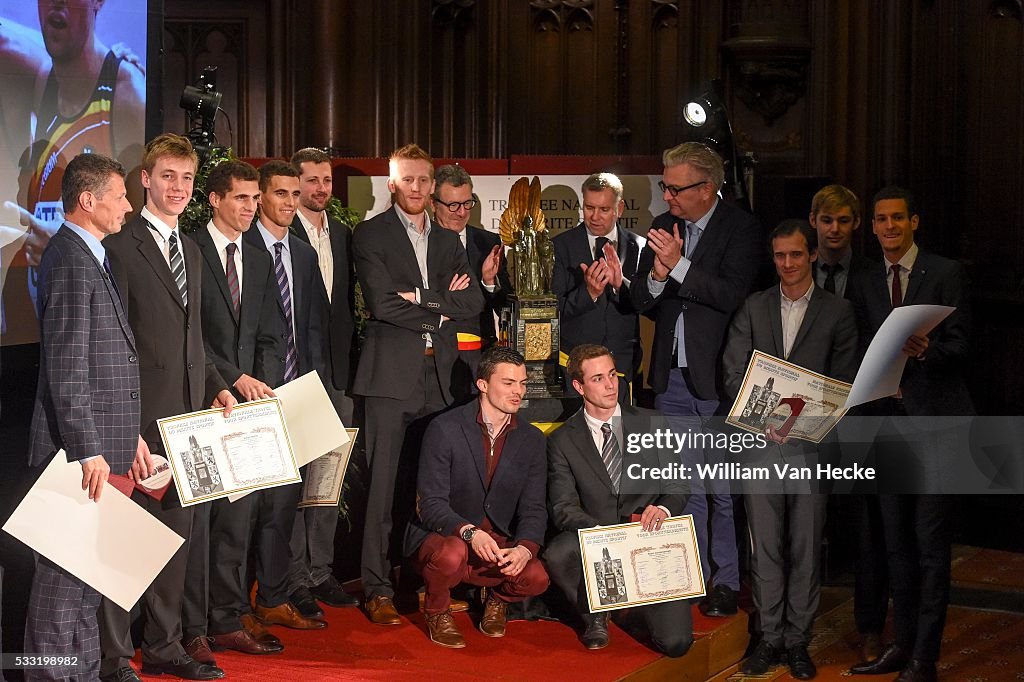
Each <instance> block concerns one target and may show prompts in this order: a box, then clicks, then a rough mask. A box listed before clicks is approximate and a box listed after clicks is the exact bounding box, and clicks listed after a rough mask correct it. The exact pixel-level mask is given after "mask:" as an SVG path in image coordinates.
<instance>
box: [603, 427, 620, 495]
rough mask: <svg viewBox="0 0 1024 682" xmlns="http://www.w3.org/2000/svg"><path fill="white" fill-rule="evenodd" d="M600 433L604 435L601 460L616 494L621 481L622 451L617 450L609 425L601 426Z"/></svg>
mask: <svg viewBox="0 0 1024 682" xmlns="http://www.w3.org/2000/svg"><path fill="white" fill-rule="evenodd" d="M601 433H603V434H604V442H603V443H602V445H601V459H602V460H604V467H605V469H607V470H608V478H610V479H611V480H612V489H613V490H614V491H615V492H616V494H618V492H619V482H620V481H621V479H622V450H620V449H619V439H618V438H616V437H615V434H614V433H613V432H612V425H611V424H601Z"/></svg>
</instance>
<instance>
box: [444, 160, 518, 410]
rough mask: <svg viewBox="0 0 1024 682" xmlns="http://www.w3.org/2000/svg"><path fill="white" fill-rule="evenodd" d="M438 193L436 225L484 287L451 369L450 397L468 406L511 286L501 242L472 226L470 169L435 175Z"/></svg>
mask: <svg viewBox="0 0 1024 682" xmlns="http://www.w3.org/2000/svg"><path fill="white" fill-rule="evenodd" d="M434 188H435V189H434V193H433V194H431V195H430V208H431V210H432V211H433V213H434V220H435V221H436V222H437V223H438V224H439V225H440V226H441V227H443V228H444V229H446V230H449V231H450V232H454V233H455V234H457V235H458V236H459V241H461V242H462V246H463V248H465V249H466V255H467V256H468V257H469V269H470V271H471V272H472V273H473V275H474V276H475V277H476V278H477V280H478V281H479V282H480V290H481V293H482V294H483V297H484V308H483V310H482V311H481V312H480V314H479V315H478V316H475V317H472V318H469V319H467V320H464V321H461V322H457V323H456V324H455V331H456V335H457V338H458V344H459V355H458V358H457V359H456V360H455V365H454V367H453V368H452V393H453V394H454V397H455V401H456V402H457V403H464V402H468V401H469V400H470V399H471V398H472V397H473V395H475V394H476V387H475V381H474V376H475V373H476V367H477V365H478V364H479V363H480V354H481V352H483V351H484V350H486V349H488V348H490V347H491V346H493V345H494V342H495V341H496V340H497V334H496V333H495V326H494V322H495V320H494V316H495V314H496V313H499V312H500V311H501V306H502V304H503V303H504V300H505V296H507V295H508V293H509V292H510V291H512V284H511V282H509V279H508V270H507V269H506V268H505V267H504V266H503V265H502V256H503V251H504V249H503V248H502V246H501V239H500V238H499V237H498V235H497V234H495V233H494V232H489V231H487V230H485V229H484V228H482V227H476V226H474V225H470V224H469V218H470V214H471V213H472V211H473V209H474V208H475V207H476V205H477V204H478V203H479V202H478V201H477V199H476V197H475V196H474V195H473V178H471V177H470V175H469V173H467V172H466V169H465V168H463V167H462V166H458V165H454V164H453V165H447V166H441V167H440V168H438V169H437V170H436V171H435V172H434Z"/></svg>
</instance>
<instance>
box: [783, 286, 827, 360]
mask: <svg viewBox="0 0 1024 682" xmlns="http://www.w3.org/2000/svg"><path fill="white" fill-rule="evenodd" d="M823 291H824V290H822V291H815V292H814V293H813V294H811V300H810V301H808V302H807V310H806V311H805V312H804V319H803V321H802V322H801V323H800V329H799V330H797V333H796V338H795V339H793V347H792V348H790V349H789V354H790V355H792V354H793V353H794V352H796V349H797V348H798V347H799V346H800V342H801V341H803V340H804V337H806V336H807V333H808V330H810V328H811V327H812V326H813V325H814V318H816V317H817V316H818V313H820V312H821V307H822V306H823V305H824V304H825V302H824V300H823V299H822V293H823Z"/></svg>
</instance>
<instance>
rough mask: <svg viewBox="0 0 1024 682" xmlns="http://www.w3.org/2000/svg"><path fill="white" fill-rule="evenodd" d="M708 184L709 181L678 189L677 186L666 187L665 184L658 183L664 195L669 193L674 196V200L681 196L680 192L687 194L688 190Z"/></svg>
mask: <svg viewBox="0 0 1024 682" xmlns="http://www.w3.org/2000/svg"><path fill="white" fill-rule="evenodd" d="M706 184H708V181H707V180H701V181H700V182H695V183H693V184H692V185H687V186H686V187H677V186H675V185H666V184H665V183H664V182H661V181H660V180H659V181H658V189H660V190H661V193H662V194H664V193H665V192H668V193H669V194H671V195H672V198H673V199H675V198H676V197H677V196H679V193H680V192H685V191H686V190H688V189H693V188H694V187H700V186H701V185H706Z"/></svg>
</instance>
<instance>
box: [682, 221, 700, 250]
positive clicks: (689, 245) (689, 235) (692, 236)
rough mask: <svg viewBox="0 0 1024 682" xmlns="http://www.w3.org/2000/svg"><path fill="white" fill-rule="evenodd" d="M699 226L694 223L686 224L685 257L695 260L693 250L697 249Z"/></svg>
mask: <svg viewBox="0 0 1024 682" xmlns="http://www.w3.org/2000/svg"><path fill="white" fill-rule="evenodd" d="M697 235H698V230H697V226H696V225H694V224H693V223H686V237H685V239H686V241H685V242H683V255H684V256H686V257H687V258H693V250H694V249H695V248H697Z"/></svg>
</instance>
